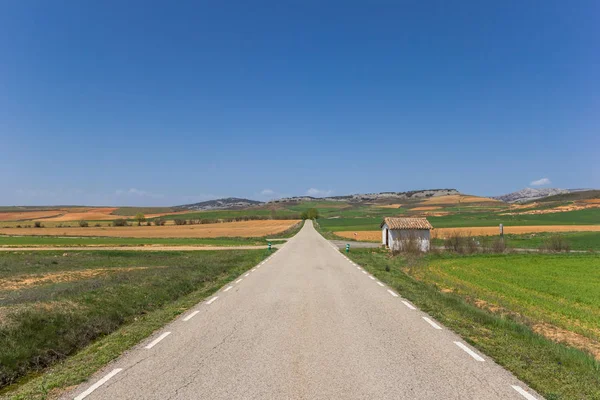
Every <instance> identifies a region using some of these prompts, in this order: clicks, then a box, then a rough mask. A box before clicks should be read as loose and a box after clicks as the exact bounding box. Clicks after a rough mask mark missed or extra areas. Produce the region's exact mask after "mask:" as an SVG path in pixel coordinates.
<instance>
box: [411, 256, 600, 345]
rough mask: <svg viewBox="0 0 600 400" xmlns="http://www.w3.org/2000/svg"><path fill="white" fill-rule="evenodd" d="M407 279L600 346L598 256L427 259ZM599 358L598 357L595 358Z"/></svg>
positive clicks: (599, 269)
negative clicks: (429, 284) (435, 287)
mask: <svg viewBox="0 0 600 400" xmlns="http://www.w3.org/2000/svg"><path fill="white" fill-rule="evenodd" d="M426 264H427V265H426V266H421V267H417V268H412V269H410V270H409V271H410V274H411V275H413V276H415V277H417V278H418V279H421V280H423V281H425V282H427V283H431V284H436V285H438V286H439V287H440V288H446V289H450V290H453V291H454V292H455V293H458V294H460V295H461V296H465V297H469V298H473V299H480V300H484V301H485V302H487V303H489V304H491V305H494V306H499V307H502V308H503V309H506V310H509V311H510V312H514V313H517V314H519V315H520V317H521V318H524V319H525V320H526V321H528V322H529V323H530V324H536V323H542V322H543V323H549V324H552V325H553V326H557V327H560V328H563V329H566V330H568V331H571V332H576V333H579V334H581V335H583V336H586V337H588V338H590V339H592V340H595V341H600V289H599V288H600V255H599V254H510V255H473V256H442V257H436V256H432V257H430V258H428V259H427V261H426ZM599 356H600V354H599Z"/></svg>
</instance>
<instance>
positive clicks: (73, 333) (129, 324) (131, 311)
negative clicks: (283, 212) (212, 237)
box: [0, 250, 266, 399]
mask: <svg viewBox="0 0 600 400" xmlns="http://www.w3.org/2000/svg"><path fill="white" fill-rule="evenodd" d="M62 254H63V253H62V252H60V254H57V252H51V251H48V252H36V253H20V254H12V253H10V254H6V255H3V256H2V257H1V258H0V284H1V285H2V286H0V349H2V351H1V352H0V379H1V382H2V384H3V385H8V384H12V386H8V387H6V388H5V389H4V390H3V392H2V395H3V396H4V398H15V399H43V398H46V397H47V396H48V394H49V393H52V392H53V391H56V390H57V389H59V388H65V387H68V386H71V385H76V384H78V383H80V382H82V381H83V380H85V379H86V377H88V376H89V375H90V374H92V373H93V372H94V371H96V370H97V369H98V368H100V367H101V366H103V365H104V364H105V363H107V362H108V361H110V360H112V359H114V358H116V357H118V356H119V354H121V353H122V352H123V351H124V350H126V349H127V348H129V347H131V346H132V345H134V344H136V343H138V342H139V341H140V340H141V339H143V338H144V337H146V336H148V335H149V334H150V333H152V332H153V331H154V330H156V329H158V328H160V327H162V326H163V325H164V324H166V323H167V322H169V321H171V320H172V319H173V318H174V317H175V316H177V315H178V314H180V313H181V312H183V311H185V310H186V309H187V308H189V307H191V306H193V305H194V304H196V303H197V302H198V301H200V300H202V299H203V298H204V297H205V296H208V295H209V294H210V293H212V292H214V291H215V290H217V289H218V288H219V287H221V286H222V285H223V284H225V283H226V282H228V281H230V280H232V279H234V278H235V277H237V276H239V274H241V273H242V272H243V271H245V270H247V269H249V268H251V267H252V266H254V265H256V264H257V263H258V262H259V261H260V260H261V259H263V258H264V257H265V256H266V251H264V250H251V251H227V252H223V251H212V252H211V251H203V252H152V253H137V252H136V253H131V252H118V251H114V252H107V251H105V252H93V251H78V252H71V253H68V255H67V256H66V257H64V256H62ZM48 367H50V368H49V369H48ZM38 374H39V375H38Z"/></svg>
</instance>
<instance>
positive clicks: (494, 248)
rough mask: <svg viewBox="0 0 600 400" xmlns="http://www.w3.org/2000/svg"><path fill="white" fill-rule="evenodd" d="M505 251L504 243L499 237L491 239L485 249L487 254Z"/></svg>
mask: <svg viewBox="0 0 600 400" xmlns="http://www.w3.org/2000/svg"><path fill="white" fill-rule="evenodd" d="M506 249H507V246H506V241H505V240H504V238H502V237H500V236H496V237H495V238H493V239H492V240H491V241H490V242H489V243H488V246H487V247H486V251H487V252H488V253H504V251H505V250H506Z"/></svg>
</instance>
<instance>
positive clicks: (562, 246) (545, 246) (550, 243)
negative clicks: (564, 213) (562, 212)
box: [540, 234, 571, 252]
mask: <svg viewBox="0 0 600 400" xmlns="http://www.w3.org/2000/svg"><path fill="white" fill-rule="evenodd" d="M570 250H571V246H570V245H569V242H568V241H567V239H565V237H564V236H563V235H560V234H556V235H552V236H550V237H548V238H547V239H544V241H543V243H542V246H541V247H540V251H556V252H561V251H565V252H568V251H570Z"/></svg>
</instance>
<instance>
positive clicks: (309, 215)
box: [301, 208, 319, 219]
mask: <svg viewBox="0 0 600 400" xmlns="http://www.w3.org/2000/svg"><path fill="white" fill-rule="evenodd" d="M301 217H302V219H318V218H319V210H317V209H316V208H309V209H308V210H306V211H304V212H303V213H302V215H301Z"/></svg>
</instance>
